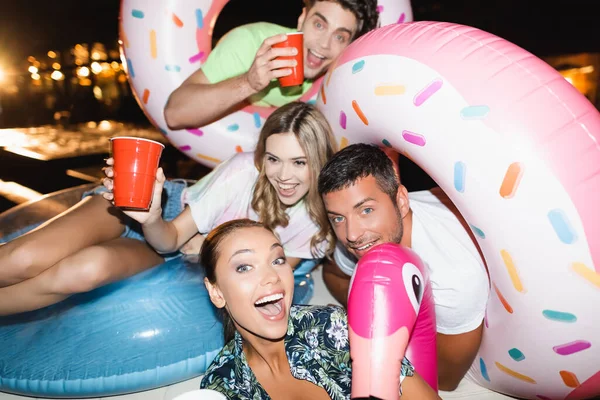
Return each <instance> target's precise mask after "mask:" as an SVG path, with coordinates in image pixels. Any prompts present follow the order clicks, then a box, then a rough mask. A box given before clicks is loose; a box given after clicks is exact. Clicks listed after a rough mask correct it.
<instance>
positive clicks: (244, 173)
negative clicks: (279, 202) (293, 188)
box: [182, 152, 326, 259]
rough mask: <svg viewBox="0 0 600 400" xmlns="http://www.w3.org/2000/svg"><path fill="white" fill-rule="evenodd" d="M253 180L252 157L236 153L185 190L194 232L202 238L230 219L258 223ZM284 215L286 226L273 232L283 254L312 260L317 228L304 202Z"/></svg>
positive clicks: (255, 171)
mask: <svg viewBox="0 0 600 400" xmlns="http://www.w3.org/2000/svg"><path fill="white" fill-rule="evenodd" d="M257 178H258V170H257V169H256V167H255V166H254V153H253V152H245V153H237V154H235V155H234V156H233V157H231V158H230V159H228V160H226V161H223V162H222V163H221V164H219V165H218V166H217V167H216V168H215V169H214V170H212V171H211V172H210V173H209V174H208V175H206V176H205V177H204V178H202V179H201V180H200V181H198V182H196V183H195V184H194V185H193V186H191V187H189V188H187V189H185V190H184V192H183V195H182V199H183V202H184V204H187V205H188V206H189V207H190V210H191V212H192V217H193V218H194V222H195V223H196V226H197V227H198V232H200V233H201V234H203V235H206V234H208V233H209V232H210V231H211V230H212V229H214V228H216V227H217V226H219V225H220V224H222V223H224V222H227V221H231V220H233V219H239V218H249V219H251V220H254V221H258V220H259V216H258V214H256V212H255V211H254V209H253V208H252V204H251V203H252V195H253V192H254V184H255V183H256V180H257ZM286 213H287V215H288V216H289V224H288V226H287V227H285V228H283V227H281V226H278V227H277V228H275V232H276V233H277V235H279V238H280V240H281V244H282V245H283V249H284V251H285V254H286V255H287V256H288V257H296V258H307V259H311V258H315V257H314V256H313V255H312V253H311V248H310V241H311V239H312V237H313V236H314V235H315V234H316V233H317V232H318V231H319V228H318V226H317V225H316V224H315V223H314V222H313V220H312V219H311V218H310V215H309V214H308V212H307V210H306V207H305V205H304V201H299V202H298V203H296V204H295V205H294V206H292V207H289V208H287V209H286ZM325 246H326V243H321V244H320V245H319V246H318V247H319V249H318V250H322V249H324V248H325Z"/></svg>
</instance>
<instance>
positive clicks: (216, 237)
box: [200, 219, 271, 343]
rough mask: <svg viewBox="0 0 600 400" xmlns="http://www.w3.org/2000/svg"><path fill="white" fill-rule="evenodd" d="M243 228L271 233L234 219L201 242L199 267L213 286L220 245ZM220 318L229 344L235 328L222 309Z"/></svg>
mask: <svg viewBox="0 0 600 400" xmlns="http://www.w3.org/2000/svg"><path fill="white" fill-rule="evenodd" d="M245 228H263V229H266V230H268V231H270V232H271V230H270V229H268V228H267V227H266V226H265V225H263V224H261V223H260V222H256V221H252V220H251V219H234V220H231V221H228V222H224V223H222V224H221V225H219V226H217V227H216V228H215V229H213V230H212V231H210V233H209V234H208V235H207V236H206V239H204V242H202V248H201V249H200V265H202V266H203V267H204V271H205V274H206V279H208V281H209V282H210V283H211V284H213V285H216V283H217V274H216V272H217V261H218V260H219V257H220V255H221V252H220V245H221V243H222V242H223V240H225V239H226V238H227V237H228V236H229V235H231V234H232V233H234V232H236V231H238V230H240V229H245ZM220 311H221V313H222V314H221V317H222V320H223V338H224V340H225V343H227V342H229V341H230V340H231V339H233V338H234V335H235V326H234V325H233V321H232V320H231V317H230V316H229V314H228V313H227V310H225V309H224V308H223V309H221V310H220Z"/></svg>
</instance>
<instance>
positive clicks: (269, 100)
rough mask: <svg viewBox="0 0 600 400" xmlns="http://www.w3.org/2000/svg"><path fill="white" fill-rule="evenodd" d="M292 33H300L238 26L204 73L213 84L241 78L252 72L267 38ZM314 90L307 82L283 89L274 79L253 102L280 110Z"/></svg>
mask: <svg viewBox="0 0 600 400" xmlns="http://www.w3.org/2000/svg"><path fill="white" fill-rule="evenodd" d="M289 32H296V30H295V29H291V28H286V27H284V26H280V25H275V24H271V23H268V22H256V23H252V24H247V25H241V26H238V27H237V28H234V29H232V30H231V31H229V32H227V34H226V35H225V36H223V37H222V38H221V40H219V42H218V43H217V45H216V46H215V48H214V49H213V50H212V51H211V52H210V54H209V55H208V58H207V59H206V62H205V63H204V65H202V71H203V72H204V75H206V78H207V79H208V81H209V82H210V83H217V82H221V81H224V80H225V79H229V78H233V77H235V76H239V75H241V74H243V73H245V72H247V71H248V70H249V69H250V67H251V66H252V62H253V61H254V57H255V56H256V52H257V51H258V49H259V48H260V46H261V45H262V43H263V41H264V40H265V39H266V38H268V37H271V36H275V35H278V34H280V33H289ZM311 86H312V81H309V80H305V81H304V83H303V84H302V86H292V87H285V88H282V87H281V86H279V82H278V81H277V79H274V80H273V81H272V82H271V83H270V84H269V86H267V87H266V88H265V89H263V90H262V91H261V92H260V93H257V94H255V95H253V96H252V97H250V102H251V103H252V104H254V105H257V106H275V107H280V106H282V105H284V104H287V103H291V102H292V101H295V100H298V99H299V98H300V97H302V95H303V94H304V93H306V92H307V91H308V90H309V89H310V87H311Z"/></svg>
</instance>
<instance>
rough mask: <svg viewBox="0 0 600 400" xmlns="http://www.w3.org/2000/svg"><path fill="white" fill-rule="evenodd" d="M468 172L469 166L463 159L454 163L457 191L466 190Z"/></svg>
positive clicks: (462, 191)
mask: <svg viewBox="0 0 600 400" xmlns="http://www.w3.org/2000/svg"><path fill="white" fill-rule="evenodd" d="M466 173H467V166H466V165H465V163H464V162H462V161H457V162H455V163H454V188H455V189H456V191H457V192H460V193H464V192H465V174H466Z"/></svg>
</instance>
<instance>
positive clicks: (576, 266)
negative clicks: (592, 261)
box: [571, 262, 600, 288]
mask: <svg viewBox="0 0 600 400" xmlns="http://www.w3.org/2000/svg"><path fill="white" fill-rule="evenodd" d="M571 269H573V271H575V272H576V273H577V274H578V275H579V276H581V277H582V278H583V279H585V280H587V281H588V282H590V283H591V284H592V285H595V286H597V287H599V288H600V274H599V273H597V272H596V271H594V270H593V269H591V268H589V267H588V266H587V265H585V264H584V263H581V262H574V263H573V264H571Z"/></svg>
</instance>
